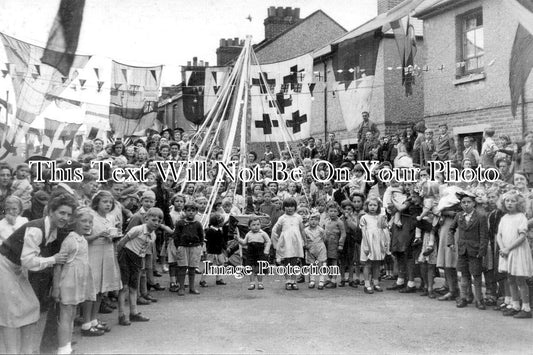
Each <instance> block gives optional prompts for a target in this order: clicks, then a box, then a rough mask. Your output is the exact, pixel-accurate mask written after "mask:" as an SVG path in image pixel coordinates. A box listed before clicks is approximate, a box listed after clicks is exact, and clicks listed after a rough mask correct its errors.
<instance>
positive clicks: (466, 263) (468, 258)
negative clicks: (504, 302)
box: [447, 192, 488, 310]
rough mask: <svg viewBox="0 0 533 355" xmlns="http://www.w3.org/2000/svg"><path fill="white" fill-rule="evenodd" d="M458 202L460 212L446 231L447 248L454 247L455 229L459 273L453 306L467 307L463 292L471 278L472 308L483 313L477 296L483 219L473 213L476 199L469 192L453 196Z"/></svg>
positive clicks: (484, 234) (484, 244)
mask: <svg viewBox="0 0 533 355" xmlns="http://www.w3.org/2000/svg"><path fill="white" fill-rule="evenodd" d="M457 197H458V198H459V200H460V201H461V207H462V208H463V211H464V212H462V213H458V214H457V215H456V216H455V219H454V220H453V222H452V224H451V226H450V230H449V232H448V241H447V246H448V248H454V247H455V231H456V230H459V233H458V240H457V249H458V250H457V254H458V259H457V271H459V272H460V273H461V281H460V284H459V288H460V297H459V299H458V300H457V307H458V308H464V307H466V306H467V304H468V302H467V293H468V288H469V286H470V284H471V278H472V277H473V278H474V298H475V300H476V308H478V309H481V310H484V309H485V303H484V302H483V300H482V294H481V272H482V259H483V257H484V256H485V254H486V253H487V244H488V235H487V217H486V216H485V215H483V214H481V213H479V212H478V211H476V209H475V206H476V196H475V195H474V194H472V193H471V192H463V193H457Z"/></svg>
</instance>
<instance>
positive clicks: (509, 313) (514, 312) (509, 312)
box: [503, 308, 520, 317]
mask: <svg viewBox="0 0 533 355" xmlns="http://www.w3.org/2000/svg"><path fill="white" fill-rule="evenodd" d="M518 313H520V310H519V309H514V308H511V309H506V310H505V311H503V316H504V317H514V316H515V315H517V314H518Z"/></svg>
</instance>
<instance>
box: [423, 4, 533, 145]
mask: <svg viewBox="0 0 533 355" xmlns="http://www.w3.org/2000/svg"><path fill="white" fill-rule="evenodd" d="M503 1H505V0H479V1H471V0H469V1H464V0H455V1H450V0H441V1H439V2H437V3H436V4H434V5H431V6H426V7H424V4H422V6H421V7H419V8H418V9H417V13H416V15H415V16H417V17H418V18H420V19H422V20H423V21H424V47H425V52H426V64H427V66H428V69H429V71H428V72H427V73H426V74H424V119H425V121H426V125H427V126H428V127H430V128H436V127H437V125H438V123H440V122H446V123H448V127H449V131H451V132H453V135H454V137H455V140H456V142H458V143H459V149H460V150H462V141H463V139H462V138H463V137H464V136H465V135H472V136H474V137H475V138H476V140H477V143H478V148H479V149H481V143H482V134H483V130H484V129H486V128H489V127H492V128H493V129H495V130H496V135H498V134H508V135H509V136H510V137H511V139H512V140H513V141H515V140H519V139H521V138H522V137H523V135H524V134H525V132H527V131H528V130H532V129H533V117H532V116H531V115H528V110H531V109H532V107H533V100H532V98H533V80H532V79H531V77H530V78H529V80H528V82H527V83H526V87H525V93H526V100H525V102H521V103H519V107H518V112H517V115H516V118H513V116H512V114H511V108H510V102H511V99H510V91H509V84H508V83H509V60H510V57H511V49H512V46H513V41H514V37H515V33H516V29H517V26H518V22H517V20H516V19H515V18H514V17H513V16H512V15H511V14H510V13H509V12H508V11H507V9H506V7H505V6H504V4H503ZM528 98H529V99H528Z"/></svg>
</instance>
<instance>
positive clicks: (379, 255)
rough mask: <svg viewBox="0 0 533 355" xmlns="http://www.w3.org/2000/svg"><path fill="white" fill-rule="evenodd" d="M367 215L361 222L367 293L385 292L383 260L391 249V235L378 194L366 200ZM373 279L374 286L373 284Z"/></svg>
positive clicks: (362, 254) (362, 253) (362, 255)
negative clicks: (380, 280) (381, 271)
mask: <svg viewBox="0 0 533 355" xmlns="http://www.w3.org/2000/svg"><path fill="white" fill-rule="evenodd" d="M364 210H365V212H366V214H365V215H363V216H362V217H361V220H360V222H359V224H360V226H361V231H362V233H363V240H362V242H361V262H363V263H364V265H365V266H364V269H363V274H364V277H365V293H374V291H377V292H383V289H382V288H381V287H380V286H379V273H380V270H379V268H380V265H381V262H382V261H383V260H384V259H385V256H386V255H387V252H388V251H389V245H390V237H389V230H388V228H387V220H386V217H385V216H384V215H382V214H381V201H380V199H379V198H378V197H377V196H370V197H368V198H367V200H366V201H365V206H364ZM372 279H373V283H374V287H373V288H372V286H371V280H372Z"/></svg>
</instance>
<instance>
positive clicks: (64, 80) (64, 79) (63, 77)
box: [61, 76, 68, 84]
mask: <svg viewBox="0 0 533 355" xmlns="http://www.w3.org/2000/svg"><path fill="white" fill-rule="evenodd" d="M67 80H68V78H67V77H65V76H62V77H61V82H62V83H63V84H64V83H66V82H67Z"/></svg>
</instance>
